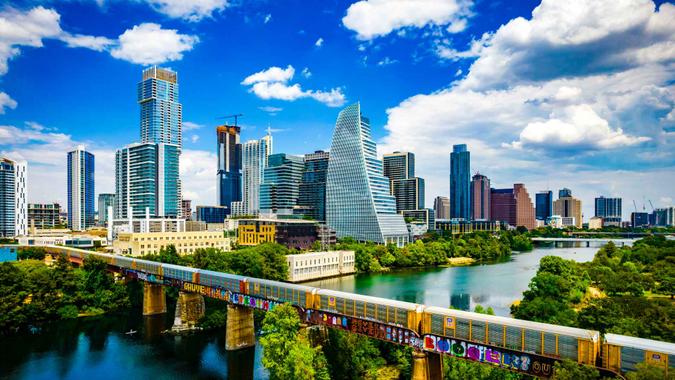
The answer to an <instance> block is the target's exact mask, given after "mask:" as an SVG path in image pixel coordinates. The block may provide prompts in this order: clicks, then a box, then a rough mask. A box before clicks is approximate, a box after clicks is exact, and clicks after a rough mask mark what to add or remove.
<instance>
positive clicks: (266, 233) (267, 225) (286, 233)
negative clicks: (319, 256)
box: [238, 219, 335, 249]
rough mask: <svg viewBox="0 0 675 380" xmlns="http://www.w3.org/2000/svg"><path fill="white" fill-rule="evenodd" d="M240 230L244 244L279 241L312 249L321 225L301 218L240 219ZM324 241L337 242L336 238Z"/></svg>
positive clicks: (296, 246) (241, 241) (241, 243)
mask: <svg viewBox="0 0 675 380" xmlns="http://www.w3.org/2000/svg"><path fill="white" fill-rule="evenodd" d="M238 232H239V234H238V235H239V240H238V244H239V245H242V246H251V245H258V244H262V243H279V244H283V245H285V246H287V247H288V248H295V249H310V248H311V247H312V245H313V244H314V242H315V241H317V240H320V236H319V233H320V232H321V225H320V224H318V223H317V222H315V221H311V220H299V219H240V220H239V226H238ZM333 236H334V235H333ZM323 243H325V244H327V245H330V244H335V240H332V241H324V242H323Z"/></svg>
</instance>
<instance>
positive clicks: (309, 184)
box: [298, 150, 330, 221]
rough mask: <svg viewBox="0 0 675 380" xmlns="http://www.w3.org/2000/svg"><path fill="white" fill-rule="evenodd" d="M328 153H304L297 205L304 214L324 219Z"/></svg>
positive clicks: (320, 219) (315, 218)
mask: <svg viewBox="0 0 675 380" xmlns="http://www.w3.org/2000/svg"><path fill="white" fill-rule="evenodd" d="M329 157H330V154H329V153H328V152H324V151H320V150H319V151H316V152H314V153H310V154H306V155H305V168H304V171H303V173H302V183H301V184H300V195H299V197H298V205H299V206H301V207H302V208H304V209H305V216H307V217H310V218H312V219H314V220H318V221H325V220H326V175H327V173H328V160H329Z"/></svg>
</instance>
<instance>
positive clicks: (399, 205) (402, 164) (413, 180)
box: [382, 152, 424, 213]
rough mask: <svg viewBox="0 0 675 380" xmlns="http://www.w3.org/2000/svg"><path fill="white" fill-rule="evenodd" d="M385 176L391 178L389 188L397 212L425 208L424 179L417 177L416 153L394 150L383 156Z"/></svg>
mask: <svg viewBox="0 0 675 380" xmlns="http://www.w3.org/2000/svg"><path fill="white" fill-rule="evenodd" d="M382 165H383V172H384V176H385V177H387V178H389V190H390V193H391V195H393V196H394V199H395V200H396V212H398V213H401V212H403V211H412V210H421V209H423V208H424V179H422V178H419V177H415V155H414V154H413V153H410V152H394V153H390V154H385V155H384V156H383V157H382Z"/></svg>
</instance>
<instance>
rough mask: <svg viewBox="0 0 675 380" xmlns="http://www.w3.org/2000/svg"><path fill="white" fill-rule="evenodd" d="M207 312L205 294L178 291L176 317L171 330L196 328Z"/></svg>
mask: <svg viewBox="0 0 675 380" xmlns="http://www.w3.org/2000/svg"><path fill="white" fill-rule="evenodd" d="M205 312H206V306H205V305H204V296H202V295H201V294H196V293H186V292H180V293H178V301H177V302H176V316H175V317H174V320H173V327H171V331H184V330H191V329H194V328H195V327H196V326H197V322H199V320H200V319H201V318H202V317H203V316H204V313H205Z"/></svg>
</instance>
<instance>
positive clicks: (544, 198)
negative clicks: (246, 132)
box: [535, 190, 553, 222]
mask: <svg viewBox="0 0 675 380" xmlns="http://www.w3.org/2000/svg"><path fill="white" fill-rule="evenodd" d="M535 202H536V211H537V220H541V221H544V222H546V221H547V220H548V218H550V217H552V216H553V192H552V191H551V190H544V191H540V192H538V193H537V194H536V195H535Z"/></svg>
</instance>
